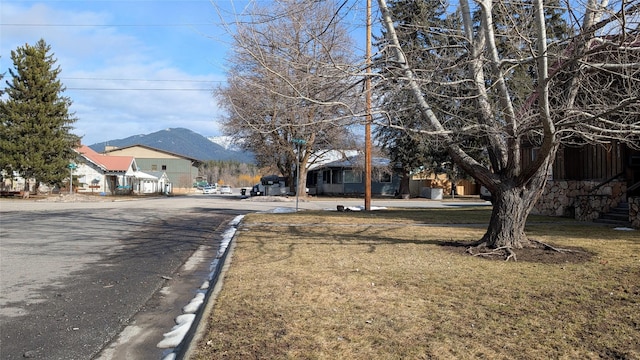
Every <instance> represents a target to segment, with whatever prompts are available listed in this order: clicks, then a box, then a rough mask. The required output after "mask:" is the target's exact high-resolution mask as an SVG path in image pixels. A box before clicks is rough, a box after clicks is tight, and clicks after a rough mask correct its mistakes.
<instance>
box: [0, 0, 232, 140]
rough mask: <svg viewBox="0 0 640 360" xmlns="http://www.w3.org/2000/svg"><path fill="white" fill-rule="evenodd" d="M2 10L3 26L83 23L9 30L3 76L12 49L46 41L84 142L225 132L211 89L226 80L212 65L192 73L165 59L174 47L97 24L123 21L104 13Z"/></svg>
mask: <svg viewBox="0 0 640 360" xmlns="http://www.w3.org/2000/svg"><path fill="white" fill-rule="evenodd" d="M53 4H62V2H55V3H53ZM76 4H77V3H76ZM0 11H1V17H0V22H1V23H3V24H9V23H11V24H31V25H33V24H64V25H77V26H5V25H3V26H2V35H1V36H2V39H1V48H0V55H1V56H2V70H0V71H2V72H4V71H6V69H7V68H9V67H10V66H11V60H10V52H11V50H14V49H15V48H16V47H18V46H23V45H24V44H25V43H29V44H34V43H35V42H36V41H38V40H39V39H40V38H43V39H44V40H45V41H46V42H47V43H48V44H49V45H51V48H52V52H53V53H54V54H55V57H56V58H57V59H58V62H57V65H59V66H60V67H61V69H62V73H61V74H60V79H61V80H62V82H63V83H64V85H65V86H66V87H67V91H66V92H65V93H64V95H65V96H68V97H70V98H71V100H72V101H73V105H72V107H71V110H72V111H74V112H75V114H76V117H77V118H78V121H77V122H76V123H75V124H74V127H75V128H76V131H75V133H77V134H78V135H81V136H84V139H83V142H84V143H86V144H93V143H96V142H102V141H106V140H110V139H117V138H124V137H128V136H132V135H137V134H141V133H150V132H154V131H158V130H161V129H165V128H169V127H185V128H188V129H191V130H193V131H195V132H198V133H200V134H202V135H205V136H210V135H217V134H219V130H218V126H217V124H216V119H217V118H218V115H217V114H216V112H217V106H216V104H215V102H214V99H213V97H212V95H211V90H212V88H213V87H214V86H215V85H216V84H217V82H218V81H221V80H223V78H222V77H221V76H220V75H216V74H215V71H216V69H215V68H214V67H213V65H212V66H211V69H210V70H206V71H205V72H206V73H204V74H193V73H192V70H194V69H193V68H189V67H188V66H189V65H188V64H185V65H181V64H177V65H176V64H174V63H173V60H172V59H171V58H170V56H169V55H167V56H163V55H159V54H163V53H164V54H167V53H168V52H170V51H171V50H172V48H171V46H172V45H171V43H167V42H164V43H162V42H161V43H154V42H153V41H154V40H152V39H149V38H143V35H138V34H137V33H136V32H135V31H137V30H136V29H130V28H125V29H123V28H121V27H115V26H97V25H104V24H110V23H114V21H117V20H115V17H116V16H115V15H114V14H111V13H109V12H106V11H87V10H82V11H72V10H64V9H59V8H53V7H52V6H49V5H43V4H35V5H33V6H23V5H17V4H15V5H14V4H12V3H10V4H4V3H3V5H2V7H1V9H0ZM87 25H94V26H87ZM125 31H126V32H125ZM140 33H144V31H142V32H140ZM187 36H188V35H187ZM193 36H198V35H197V34H195V33H194V34H193ZM192 40H193V39H189V41H192ZM198 40H199V41H200V39H198ZM177 41H180V39H177ZM211 46H212V47H213V46H214V44H211ZM202 47H206V44H205V46H202ZM193 51H194V54H193V56H194V57H206V55H203V54H199V53H198V52H197V51H198V47H197V46H195V47H194V49H193ZM182 55H184V54H182ZM178 66H182V67H183V68H180V67H178ZM196 71H197V70H196ZM201 72H202V71H201ZM125 79H128V80H125ZM141 80H145V81H141ZM160 80H165V81H160ZM168 80H171V81H168ZM178 89H182V90H178ZM192 89H204V90H202V91H194V90H192Z"/></svg>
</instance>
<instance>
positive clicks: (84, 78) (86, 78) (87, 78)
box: [60, 77, 223, 83]
mask: <svg viewBox="0 0 640 360" xmlns="http://www.w3.org/2000/svg"><path fill="white" fill-rule="evenodd" d="M60 80H92V81H146V82H190V83H221V82H223V81H221V80H186V79H135V78H129V79H127V78H97V77H61V78H60Z"/></svg>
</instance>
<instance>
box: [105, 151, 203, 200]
mask: <svg viewBox="0 0 640 360" xmlns="http://www.w3.org/2000/svg"><path fill="white" fill-rule="evenodd" d="M104 154H105V155H106V156H131V157H134V158H135V159H136V164H137V166H138V170H139V171H143V172H145V173H147V174H153V173H156V172H163V173H165V174H166V176H167V179H168V181H167V182H165V184H171V185H170V186H171V192H190V191H192V189H193V184H194V183H195V182H196V178H197V176H198V167H200V165H201V164H202V161H200V160H197V159H193V158H190V157H187V156H183V155H179V154H175V153H172V152H169V151H165V150H160V149H156V148H153V147H150V146H147V145H131V146H125V147H121V148H116V147H107V148H105V152H104ZM165 186H166V185H165Z"/></svg>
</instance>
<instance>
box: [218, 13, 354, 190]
mask: <svg viewBox="0 0 640 360" xmlns="http://www.w3.org/2000/svg"><path fill="white" fill-rule="evenodd" d="M337 14H338V12H337V7H336V6H335V4H334V3H333V2H331V1H325V2H316V1H313V2H309V1H304V0H279V1H273V2H272V3H270V4H269V6H268V7H261V6H257V5H256V6H255V7H252V8H250V11H249V12H248V13H247V14H245V15H246V16H244V18H245V19H246V21H238V22H236V23H235V24H234V25H235V30H234V33H233V34H232V36H233V44H232V49H233V50H232V51H233V53H232V55H231V56H230V58H229V59H228V62H229V69H228V70H227V83H226V84H225V85H224V86H221V87H220V88H218V89H217V90H216V92H215V95H216V97H217V99H218V102H219V103H220V104H221V105H222V107H223V108H224V109H225V110H226V114H227V116H226V118H224V119H223V120H222V124H223V129H224V132H225V134H227V135H231V136H232V137H234V139H237V140H240V141H238V144H240V145H241V146H242V147H244V148H245V149H247V150H250V151H252V152H254V154H256V159H257V161H258V164H259V166H269V165H273V166H276V167H277V168H278V169H279V171H280V172H281V173H282V175H284V176H286V177H289V179H290V183H292V184H293V183H294V182H295V181H294V179H295V172H294V169H295V165H296V164H297V163H298V162H299V164H300V179H301V181H300V183H299V184H298V188H297V189H296V191H297V193H298V194H300V195H305V194H306V192H305V191H304V189H305V184H306V174H307V165H308V164H309V162H310V161H311V160H310V159H312V157H311V155H312V153H313V152H314V151H319V150H323V149H333V148H340V147H342V146H344V144H345V143H346V142H347V141H348V131H347V128H346V127H345V126H346V125H348V124H349V122H351V121H353V120H354V118H353V116H352V114H353V113H352V111H353V109H354V108H355V107H354V103H355V101H356V99H357V97H358V96H359V94H358V92H357V91H356V89H355V88H354V84H355V83H356V82H357V80H358V79H356V78H354V77H353V76H351V75H350V74H352V73H353V72H354V71H353V67H354V65H353V64H354V63H355V61H354V58H353V53H352V42H351V39H350V37H349V35H348V33H347V30H346V28H345V27H344V26H343V25H342V24H341V23H340V21H339V20H340V17H339V16H337Z"/></svg>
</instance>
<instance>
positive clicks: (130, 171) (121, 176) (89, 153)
mask: <svg viewBox="0 0 640 360" xmlns="http://www.w3.org/2000/svg"><path fill="white" fill-rule="evenodd" d="M75 151H76V152H77V153H78V155H80V158H81V161H79V164H78V167H77V168H76V169H75V170H73V175H74V177H76V178H77V180H78V190H77V191H78V192H85V193H86V192H92V193H98V194H112V195H116V194H159V193H166V194H168V193H170V192H171V190H172V189H171V182H170V181H169V178H168V176H167V174H166V173H164V172H161V171H160V172H155V173H146V172H143V171H140V170H139V168H138V165H137V163H136V159H135V158H133V157H132V156H110V155H104V154H99V153H97V152H95V151H94V150H93V149H91V148H90V147H88V146H81V147H79V148H77V149H75Z"/></svg>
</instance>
